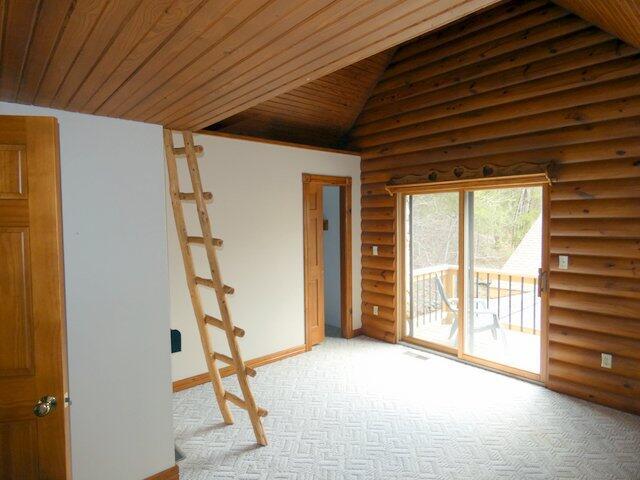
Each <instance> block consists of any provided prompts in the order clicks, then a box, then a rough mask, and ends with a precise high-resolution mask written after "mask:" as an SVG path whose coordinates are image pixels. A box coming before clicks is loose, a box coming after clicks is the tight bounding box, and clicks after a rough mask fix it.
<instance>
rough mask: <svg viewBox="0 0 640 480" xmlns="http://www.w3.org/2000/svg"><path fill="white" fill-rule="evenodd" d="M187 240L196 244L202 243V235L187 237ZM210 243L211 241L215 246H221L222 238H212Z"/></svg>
mask: <svg viewBox="0 0 640 480" xmlns="http://www.w3.org/2000/svg"><path fill="white" fill-rule="evenodd" d="M187 242H189V243H197V244H198V245H204V237H187ZM211 243H213V245H214V246H215V247H221V246H222V240H220V239H219V238H212V239H211Z"/></svg>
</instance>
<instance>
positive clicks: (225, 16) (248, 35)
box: [0, 0, 499, 130]
mask: <svg viewBox="0 0 640 480" xmlns="http://www.w3.org/2000/svg"><path fill="white" fill-rule="evenodd" d="M497 1H499V0H428V1H426V0H374V1H372V0H299V1H291V0H3V1H2V3H1V4H0V5H1V11H0V15H2V22H1V24H0V25H2V37H1V38H2V50H1V51H2V72H1V75H0V99H1V100H6V101H12V102H20V103H28V104H36V105H41V106H47V107H55V108H61V109H65V110H72V111H80V112H85V113H93V114H98V115H109V116H114V117H120V118H128V119H134V120H141V121H145V122H151V123H160V124H163V125H167V126H170V127H173V128H179V129H189V130H198V129H201V128H203V127H206V126H208V125H211V124H213V123H216V122H218V121H221V120H224V119H225V118H228V117H230V116H232V115H234V114H236V113H238V112H241V111H244V110H247V109H248V108H251V107H252V106H254V105H257V104H258V103H261V102H264V101H266V100H269V99H271V98H273V97H275V96H277V95H279V94H282V93H284V92H287V91H290V90H292V89H294V88H296V87H299V86H301V85H303V84H305V83H308V82H310V81H313V80H315V79H317V78H320V77H322V76H324V75H327V74H329V73H332V72H334V71H336V70H339V69H341V68H344V67H346V66H348V65H351V64H353V63H355V62H358V61H360V60H363V59H365V58H367V57H369V56H371V55H374V54H377V53H379V52H382V51H384V50H387V49H389V48H390V47H393V46H394V45H398V44H400V43H402V42H404V41H407V40H409V39H411V38H414V37H416V36H419V35H421V34H423V33H425V32H428V31H431V30H433V29H435V28H438V27H440V26H442V25H445V24H447V23H449V22H451V21H454V20H456V19H458V18H461V17H463V16H465V15H468V14H470V13H473V12H475V11H477V10H479V9H481V8H484V7H487V6H489V5H492V4H494V3H496V2H497Z"/></svg>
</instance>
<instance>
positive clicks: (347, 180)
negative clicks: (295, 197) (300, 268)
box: [302, 173, 354, 351]
mask: <svg viewBox="0 0 640 480" xmlns="http://www.w3.org/2000/svg"><path fill="white" fill-rule="evenodd" d="M310 183H314V184H318V185H322V186H337V187H340V298H341V302H340V310H341V314H340V329H341V333H342V337H343V338H352V337H353V336H354V333H353V286H352V278H353V272H352V234H351V184H352V181H351V177H339V176H333V175H315V174H310V173H303V174H302V215H303V218H302V239H303V240H302V241H303V246H304V270H305V282H304V305H305V312H304V342H305V346H306V349H307V351H309V350H311V343H310V339H309V321H308V315H307V297H308V295H309V292H308V291H307V282H306V271H307V235H306V233H307V205H306V196H305V192H306V189H307V185H309V184H310ZM323 262H324V259H323ZM323 302H324V299H323Z"/></svg>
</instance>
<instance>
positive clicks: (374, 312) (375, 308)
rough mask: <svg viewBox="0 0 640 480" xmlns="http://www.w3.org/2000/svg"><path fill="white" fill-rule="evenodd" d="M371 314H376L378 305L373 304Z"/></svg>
mask: <svg viewBox="0 0 640 480" xmlns="http://www.w3.org/2000/svg"><path fill="white" fill-rule="evenodd" d="M373 314H374V315H378V305H374V306H373Z"/></svg>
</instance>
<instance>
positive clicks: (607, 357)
mask: <svg viewBox="0 0 640 480" xmlns="http://www.w3.org/2000/svg"><path fill="white" fill-rule="evenodd" d="M601 357H602V361H601V362H600V366H601V367H602V368H611V366H612V365H613V355H611V354H610V353H603V354H602V355H601Z"/></svg>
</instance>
